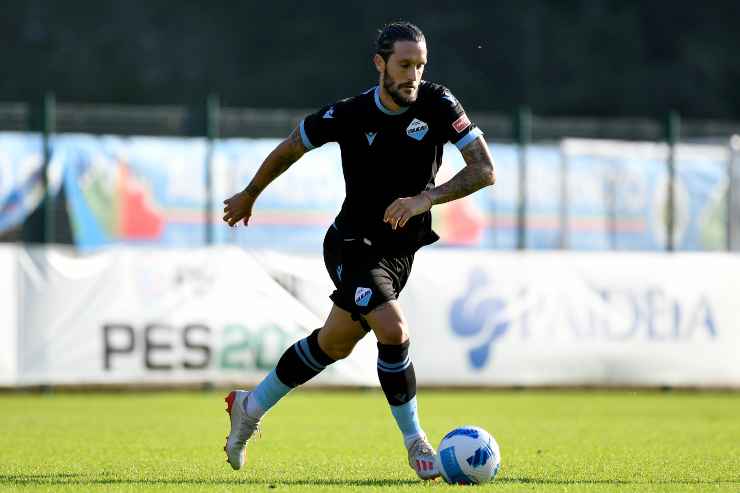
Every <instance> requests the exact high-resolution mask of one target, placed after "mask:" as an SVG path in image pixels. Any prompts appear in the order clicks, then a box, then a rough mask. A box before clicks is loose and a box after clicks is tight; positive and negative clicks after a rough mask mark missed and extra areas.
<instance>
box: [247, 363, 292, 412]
mask: <svg viewBox="0 0 740 493" xmlns="http://www.w3.org/2000/svg"><path fill="white" fill-rule="evenodd" d="M291 390H292V389H291V388H290V387H288V386H287V385H285V384H284V383H283V382H281V381H280V379H279V378H278V376H277V374H275V370H272V371H271V372H270V373H268V374H267V376H266V377H265V378H264V379H263V380H262V381H261V382H260V383H259V385H257V388H256V389H254V391H253V392H252V395H251V396H250V398H249V399H247V401H246V402H247V406H246V409H245V410H244V411H246V413H247V414H248V415H249V416H252V417H253V418H261V417H262V415H263V414H265V413H266V412H267V411H268V410H269V409H270V408H271V407H272V406H274V405H275V404H276V403H277V401H279V400H280V399H282V398H283V397H284V396H285V394H287V393H288V392H290V391H291Z"/></svg>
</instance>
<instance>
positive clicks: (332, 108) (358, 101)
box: [324, 88, 374, 117]
mask: <svg viewBox="0 0 740 493" xmlns="http://www.w3.org/2000/svg"><path fill="white" fill-rule="evenodd" d="M373 89H374V88H370V89H368V90H367V91H364V92H362V93H361V94H358V95H356V96H351V97H348V98H343V99H340V100H338V101H336V102H334V103H332V104H330V105H327V106H326V107H325V109H324V112H325V113H326V112H328V113H329V115H330V116H334V117H336V116H351V115H354V114H357V113H358V112H362V111H364V110H365V109H366V107H367V102H368V101H369V100H370V99H371V98H372V91H373Z"/></svg>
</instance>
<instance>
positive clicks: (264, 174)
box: [223, 128, 308, 226]
mask: <svg viewBox="0 0 740 493" xmlns="http://www.w3.org/2000/svg"><path fill="white" fill-rule="evenodd" d="M307 150H308V149H306V147H305V145H304V144H303V140H302V139H301V131H300V128H295V129H294V130H293V132H291V134H290V135H289V136H288V137H287V138H286V139H285V140H283V141H282V142H281V143H280V144H278V146H277V147H276V148H275V149H273V151H272V152H271V153H270V154H269V155H268V156H267V158H266V159H265V160H264V162H263V163H262V165H261V166H260V168H259V170H257V174H256V175H254V177H253V178H252V180H251V181H250V182H249V185H247V188H245V189H244V190H242V191H241V192H239V193H236V194H234V195H232V196H231V197H229V198H228V199H226V200H224V217H223V219H224V221H225V222H227V223H228V224H229V226H234V225H235V224H237V223H238V222H239V221H242V220H243V221H244V225H245V226H246V225H247V224H248V223H249V218H250V216H251V215H252V207H253V206H254V201H255V200H257V197H258V196H259V194H260V193H262V191H263V190H264V189H265V188H267V185H269V184H270V183H272V181H273V180H274V179H275V178H277V177H278V176H280V175H281V174H283V172H284V171H285V170H287V169H288V168H290V166H291V165H292V164H293V163H295V162H296V161H298V159H300V157H301V156H303V154H305V153H306V151H307Z"/></svg>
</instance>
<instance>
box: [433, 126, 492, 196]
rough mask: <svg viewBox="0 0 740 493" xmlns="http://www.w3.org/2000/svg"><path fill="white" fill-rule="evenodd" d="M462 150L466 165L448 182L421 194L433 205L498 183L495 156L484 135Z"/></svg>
mask: <svg viewBox="0 0 740 493" xmlns="http://www.w3.org/2000/svg"><path fill="white" fill-rule="evenodd" d="M460 152H461V154H462V156H463V159H464V160H465V167H464V168H463V169H461V170H460V171H458V172H457V174H456V175H455V176H453V177H452V178H451V179H450V180H449V181H448V182H446V183H443V184H441V185H439V186H438V187H434V188H433V189H431V190H425V191H423V192H421V195H426V196H428V197H429V199H430V201H431V203H432V205H434V204H443V203H445V202H450V201H452V200H456V199H460V198H462V197H465V196H468V195H470V194H471V193H473V192H477V191H478V190H480V189H481V188H483V187H487V186H489V185H493V184H494V183H496V170H495V168H494V165H493V158H491V153H490V151H489V150H488V144H486V141H485V140H484V139H483V136H482V135H479V136H478V137H476V138H475V139H474V140H473V141H471V142H470V143H469V144H467V145H466V146H465V147H463V148H462V150H461V151H460ZM430 208H431V206H430Z"/></svg>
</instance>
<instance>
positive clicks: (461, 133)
mask: <svg viewBox="0 0 740 493" xmlns="http://www.w3.org/2000/svg"><path fill="white" fill-rule="evenodd" d="M441 107H442V120H443V121H442V124H443V128H444V129H445V140H446V141H449V142H451V143H453V144H455V146H457V148H458V149H460V150H462V149H463V147H465V146H466V145H468V144H469V143H471V142H472V141H474V140H475V139H476V138H478V137H479V136H481V135H483V132H482V131H481V129H479V128H478V127H476V126H475V124H473V123H472V122H471V121H470V119H469V118H468V115H467V114H466V113H465V109H463V107H462V105H461V104H460V101H458V100H457V98H455V96H453V95H452V93H451V92H450V90H449V89H446V88H445V89H444V91H443V92H442V95H441Z"/></svg>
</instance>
